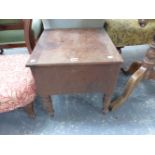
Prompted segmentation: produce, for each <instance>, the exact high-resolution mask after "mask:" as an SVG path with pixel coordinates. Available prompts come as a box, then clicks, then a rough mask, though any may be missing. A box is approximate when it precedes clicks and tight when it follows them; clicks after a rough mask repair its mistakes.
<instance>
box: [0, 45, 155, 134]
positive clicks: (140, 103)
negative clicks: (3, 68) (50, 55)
mask: <svg viewBox="0 0 155 155" xmlns="http://www.w3.org/2000/svg"><path fill="white" fill-rule="evenodd" d="M147 48H148V46H147V45H143V46H133V47H126V48H124V49H123V58H124V60H125V63H124V64H123V66H127V65H129V64H130V63H131V62H132V61H134V60H137V59H141V58H143V56H144V54H145V51H146V50H147ZM21 52H23V53H25V52H26V49H25V48H20V49H9V50H5V54H13V53H21ZM128 78H129V77H128V76H125V75H123V74H122V73H120V75H119V78H118V83H117V86H116V89H115V91H114V95H113V98H115V97H116V96H118V95H119V94H120V93H121V92H122V90H123V88H124V86H125V83H126V82H127V80H128ZM53 103H54V108H55V116H54V117H53V118H51V117H49V116H48V115H47V113H46V112H45V111H44V110H43V109H42V105H41V101H40V98H39V97H37V99H36V102H35V110H36V118H35V119H34V120H33V119H30V118H29V117H28V116H27V114H26V113H25V112H24V111H23V109H17V110H15V111H12V112H8V113H1V114H0V134H39V135H40V134H41V135H42V134H45V135H48V134H52V135H53V134H54V135H55V134H61V135H64V134H65V135H68V134H76V135H77V134H78V135H81V134H83V135H96V134H106V135H107V134H108V135H109V134H110V135H115V134H116V135H124V134H134V135H135V134H138V135H139V134H155V81H151V80H150V81H143V82H141V83H140V84H139V86H138V87H137V88H136V89H135V91H134V93H133V94H132V95H131V96H130V98H129V99H128V101H127V102H126V103H125V104H124V105H123V106H121V107H120V108H119V109H117V110H116V111H114V112H110V113H108V114H107V115H103V114H102V110H101V108H102V94H95V93H94V94H89V93H88V94H66V95H55V96H53Z"/></svg>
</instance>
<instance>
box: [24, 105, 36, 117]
mask: <svg viewBox="0 0 155 155" xmlns="http://www.w3.org/2000/svg"><path fill="white" fill-rule="evenodd" d="M24 109H25V111H26V113H27V114H28V116H29V117H31V118H35V112H34V103H33V102H32V103H30V104H28V105H26V106H25V107H24Z"/></svg>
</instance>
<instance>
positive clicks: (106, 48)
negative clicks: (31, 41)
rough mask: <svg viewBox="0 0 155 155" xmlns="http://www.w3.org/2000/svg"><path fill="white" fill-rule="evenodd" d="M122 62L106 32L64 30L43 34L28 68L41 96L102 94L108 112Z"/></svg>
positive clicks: (97, 30)
mask: <svg viewBox="0 0 155 155" xmlns="http://www.w3.org/2000/svg"><path fill="white" fill-rule="evenodd" d="M122 61H123V60H122V57H121V56H120V54H119V53H118V51H117V50H116V48H115V46H114V45H113V43H112V42H111V39H110V38H109V36H108V35H107V33H106V32H105V31H104V30H103V29H64V30H62V29H61V30H50V31H44V32H43V34H42V35H41V37H40V39H39V41H38V43H37V45H36V47H35V49H34V51H33V52H32V54H31V57H30V59H29V61H28V63H27V66H29V67H31V70H32V73H33V75H34V78H35V80H36V85H37V91H38V93H39V94H40V95H41V96H44V97H45V96H48V95H53V94H63V93H77V92H102V93H104V94H105V99H104V112H107V110H108V106H109V104H110V100H111V96H112V93H113V90H114V87H115V84H116V81H117V76H118V73H119V69H120V65H121V63H122ZM51 109H52V108H51Z"/></svg>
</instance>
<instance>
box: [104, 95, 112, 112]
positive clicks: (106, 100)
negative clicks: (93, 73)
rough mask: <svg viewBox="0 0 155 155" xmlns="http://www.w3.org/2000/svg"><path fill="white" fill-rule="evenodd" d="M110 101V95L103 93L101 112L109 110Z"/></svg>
mask: <svg viewBox="0 0 155 155" xmlns="http://www.w3.org/2000/svg"><path fill="white" fill-rule="evenodd" d="M110 102H111V95H107V94H105V95H104V97H103V114H106V113H108V112H109V106H110Z"/></svg>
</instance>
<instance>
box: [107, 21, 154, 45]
mask: <svg viewBox="0 0 155 155" xmlns="http://www.w3.org/2000/svg"><path fill="white" fill-rule="evenodd" d="M105 29H106V31H107V32H108V34H109V36H110V38H111V39H112V41H113V43H114V44H115V46H116V47H124V46H130V45H142V44H149V43H151V42H152V39H153V35H152V34H154V33H155V20H153V19H152V20H151V19H150V20H149V21H148V23H147V24H146V26H145V27H141V26H140V25H139V23H138V20H137V19H107V20H106V21H105Z"/></svg>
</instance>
